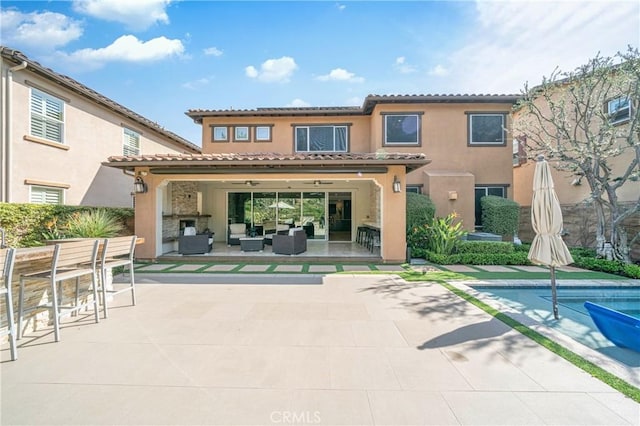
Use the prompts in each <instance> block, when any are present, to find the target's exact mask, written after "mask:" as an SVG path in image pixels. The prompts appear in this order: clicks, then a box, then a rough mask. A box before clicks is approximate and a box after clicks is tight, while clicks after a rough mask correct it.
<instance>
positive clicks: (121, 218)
mask: <svg viewBox="0 0 640 426" xmlns="http://www.w3.org/2000/svg"><path fill="white" fill-rule="evenodd" d="M94 209H95V207H83V206H63V205H54V204H28V203H0V228H3V229H4V230H5V234H6V243H7V245H9V246H11V247H16V248H18V247H35V246H41V245H43V244H44V241H45V240H47V239H58V238H61V237H65V236H66V235H65V234H64V230H65V227H66V223H67V221H68V219H69V218H70V217H71V216H72V215H73V214H74V213H76V212H83V211H91V210H94ZM105 210H108V211H109V212H110V213H111V214H112V215H114V216H116V217H117V218H118V222H120V223H122V224H125V223H126V222H127V221H128V220H129V219H131V218H132V217H133V216H134V213H133V209H130V208H105Z"/></svg>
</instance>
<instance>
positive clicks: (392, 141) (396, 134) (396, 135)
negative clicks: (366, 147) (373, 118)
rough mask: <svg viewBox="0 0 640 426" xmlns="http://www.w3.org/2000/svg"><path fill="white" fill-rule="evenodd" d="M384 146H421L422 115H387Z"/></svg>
mask: <svg viewBox="0 0 640 426" xmlns="http://www.w3.org/2000/svg"><path fill="white" fill-rule="evenodd" d="M383 126H384V129H383V131H384V141H383V145H420V114H416V113H410V114H409V113H408V114H385V115H384V116H383Z"/></svg>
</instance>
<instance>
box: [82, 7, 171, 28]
mask: <svg viewBox="0 0 640 426" xmlns="http://www.w3.org/2000/svg"><path fill="white" fill-rule="evenodd" d="M170 3H171V0H135V1H134V0H75V1H74V2H73V8H74V10H75V11H76V12H79V13H84V14H86V15H89V16H93V17H94V18H98V19H102V20H105V21H115V22H120V23H122V24H124V25H126V26H127V28H129V29H131V30H134V31H142V30H146V29H147V28H149V27H150V26H152V25H153V24H155V23H157V22H160V23H163V24H168V23H169V16H168V15H167V12H166V8H167V6H169V4H170Z"/></svg>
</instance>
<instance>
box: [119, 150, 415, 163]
mask: <svg viewBox="0 0 640 426" xmlns="http://www.w3.org/2000/svg"><path fill="white" fill-rule="evenodd" d="M426 159H427V157H426V155H425V154H423V153H415V154H414V153H400V152H368V153H355V152H344V153H324V154H280V153H277V152H255V153H230V154H150V155H126V156H125V155H114V156H111V157H109V158H108V162H109V163H143V162H144V163H156V162H163V163H170V162H175V163H202V162H212V163H222V162H225V163H230V162H234V163H237V162H251V161H281V162H291V161H381V162H384V161H395V160H399V161H413V160H426Z"/></svg>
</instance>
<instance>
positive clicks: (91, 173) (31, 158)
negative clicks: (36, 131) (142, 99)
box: [3, 64, 185, 207]
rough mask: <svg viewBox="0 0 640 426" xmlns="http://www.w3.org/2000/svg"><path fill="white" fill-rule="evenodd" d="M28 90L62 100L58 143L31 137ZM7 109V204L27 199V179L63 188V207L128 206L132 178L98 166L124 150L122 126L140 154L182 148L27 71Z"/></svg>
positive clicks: (13, 90) (20, 77) (17, 78)
mask: <svg viewBox="0 0 640 426" xmlns="http://www.w3.org/2000/svg"><path fill="white" fill-rule="evenodd" d="M5 65H8V64H5ZM4 81H6V80H5V76H3V83H4ZM3 88H4V85H3ZM32 90H38V91H41V92H44V93H46V94H48V95H51V96H54V97H56V98H58V99H60V100H62V101H63V102H64V136H63V143H62V144H58V143H50V142H48V141H47V140H43V139H41V138H36V137H33V136H31V134H30V98H31V91H32ZM9 113H10V114H11V140H10V141H9V143H10V147H9V148H10V158H11V168H10V173H11V175H10V183H11V188H10V194H9V199H8V201H10V202H16V203H26V202H29V201H30V199H29V194H30V188H31V184H30V183H32V182H39V183H42V186H47V184H50V185H52V186H54V187H56V186H58V187H61V188H64V203H65V204H68V205H91V206H111V207H131V206H132V197H131V192H132V190H133V178H132V177H131V176H130V175H126V174H124V173H123V172H122V171H120V170H117V169H113V168H109V167H105V166H102V162H103V161H105V160H106V159H107V158H108V157H109V156H112V155H122V154H123V132H124V128H125V127H126V128H128V129H130V130H133V131H135V132H137V133H139V135H140V148H141V153H146V154H148V153H181V152H185V149H184V148H181V147H178V146H177V145H176V144H175V143H172V142H171V141H169V140H168V139H167V138H165V137H163V136H162V135H160V134H157V133H156V132H154V131H152V130H150V129H146V128H143V126H141V125H140V124H139V123H136V122H134V121H133V120H131V119H129V118H128V117H125V116H122V115H120V114H116V113H115V112H114V111H111V110H109V109H107V108H105V107H103V106H101V105H98V104H96V103H95V102H92V101H90V100H88V99H87V98H85V97H83V96H80V95H78V94H76V93H74V92H72V91H70V90H66V89H65V88H64V87H62V86H60V85H58V84H54V83H52V82H51V81H49V80H47V79H44V78H41V77H40V76H38V75H36V74H34V73H32V72H30V71H29V70H22V71H18V72H15V73H14V75H13V83H12V87H11V105H10V112H9Z"/></svg>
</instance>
